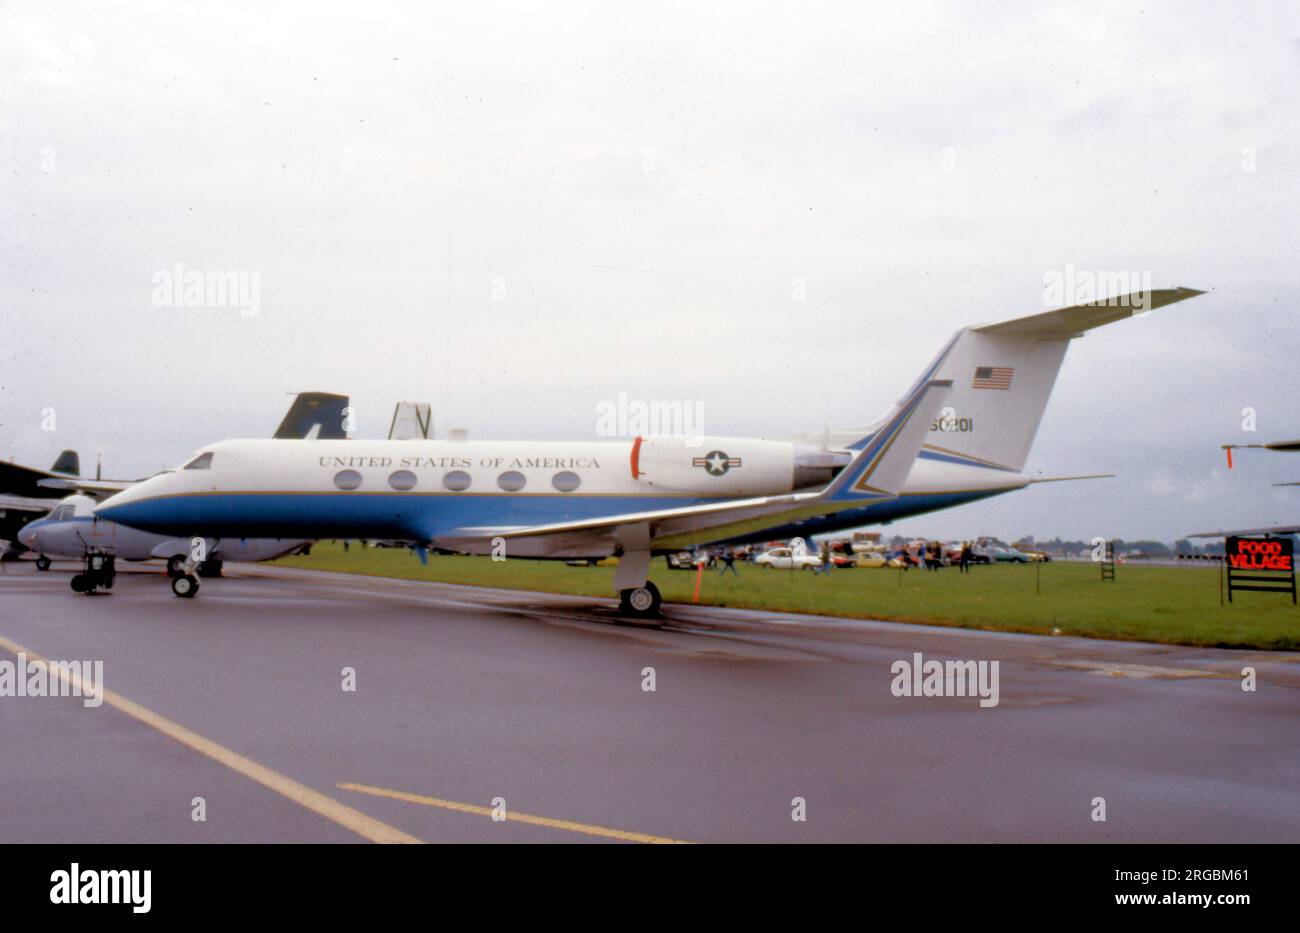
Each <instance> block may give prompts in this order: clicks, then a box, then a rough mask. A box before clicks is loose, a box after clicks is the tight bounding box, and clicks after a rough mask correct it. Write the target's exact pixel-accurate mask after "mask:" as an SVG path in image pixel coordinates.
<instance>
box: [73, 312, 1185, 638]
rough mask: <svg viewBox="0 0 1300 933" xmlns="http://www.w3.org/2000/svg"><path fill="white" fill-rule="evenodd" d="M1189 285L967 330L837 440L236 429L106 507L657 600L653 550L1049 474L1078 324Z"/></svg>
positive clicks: (147, 519)
mask: <svg viewBox="0 0 1300 933" xmlns="http://www.w3.org/2000/svg"><path fill="white" fill-rule="evenodd" d="M1199 294H1201V293H1200V292H1199V291H1196V290H1194V289H1186V288H1176V289H1166V290H1158V291H1148V292H1144V293H1135V294H1133V295H1126V296H1123V297H1120V298H1113V299H1106V300H1103V301H1098V302H1092V303H1089V304H1083V305H1077V306H1073V307H1069V308H1063V309H1060V310H1056V311H1048V312H1043V313H1040V314H1035V315H1031V316H1028V317H1022V318H1018V319H1016V320H1012V321H1006V322H1003V323H999V324H990V325H981V326H975V327H967V328H964V329H962V330H961V331H959V332H958V333H957V334H956V335H955V336H954V337H953V338H952V339H951V340H949V341H948V343H947V344H946V345H945V346H944V348H943V349H942V350H941V352H940V353H939V355H938V356H937V357H936V358H935V359H934V361H933V362H931V364H930V365H929V366H928V367H926V369H925V371H924V372H923V373H922V374H921V376H920V377H919V378H918V379H917V380H916V382H915V383H914V384H913V386H912V388H911V389H909V390H908V391H907V392H906V393H905V394H904V396H903V398H902V400H901V401H899V402H898V403H897V404H896V405H895V406H894V407H893V409H891V411H890V412H889V413H888V414H887V415H886V416H885V417H884V418H883V419H881V420H880V421H879V422H877V423H876V424H874V425H872V426H871V427H869V428H864V429H862V430H861V432H860V433H859V434H858V435H857V437H856V438H853V439H851V440H848V439H846V442H845V443H844V444H843V445H842V446H840V447H834V446H827V447H825V448H823V447H818V446H816V445H805V444H799V443H788V442H783V441H771V440H757V439H745V438H723V437H704V438H699V437H695V438H688V437H636V438H629V439H626V440H622V441H598V442H532V441H476V440H461V441H451V440H443V441H435V440H422V439H419V440H408V441H398V440H388V441H382V440H373V441H367V440H351V441H310V442H309V441H285V440H280V441H259V440H234V441H225V442H222V443H219V444H215V445H213V446H211V447H207V448H204V449H203V450H201V451H199V452H197V453H196V454H195V456H194V457H193V458H192V459H190V460H189V461H188V462H187V463H185V464H184V465H183V466H182V467H180V468H179V469H176V470H171V471H167V472H165V473H161V474H159V475H157V476H154V477H152V478H150V479H148V480H146V481H145V482H142V483H140V484H139V485H137V486H134V487H132V488H131V489H129V490H127V491H126V492H123V493H120V494H119V495H117V496H114V497H113V498H112V499H111V500H109V501H108V502H106V503H104V504H103V505H101V506H100V507H99V509H98V510H97V514H99V515H101V516H103V517H105V518H109V519H111V520H113V521H116V522H121V523H122V524H125V525H131V526H133V527H137V528H142V529H145V530H147V531H153V532H157V533H159V534H168V535H177V536H202V537H212V538H230V537H235V538H238V537H261V538H268V537H269V538H302V539H320V538H386V539H396V540H403V541H409V542H411V543H413V544H415V545H416V546H418V547H421V548H423V547H426V546H427V547H432V548H435V549H439V550H444V551H451V552H461V553H470V554H488V553H502V552H504V553H505V554H506V555H507V556H509V557H522V558H540V559H573V558H587V559H595V558H602V557H607V556H610V555H617V556H618V557H619V558H620V560H619V564H618V567H617V570H616V572H615V575H614V588H615V590H616V591H617V592H618V593H619V594H620V596H621V604H620V608H621V609H622V611H623V612H624V613H626V614H630V615H638V616H646V615H655V614H657V613H658V610H659V605H660V596H659V592H658V590H657V589H656V587H655V586H654V584H653V583H651V582H649V580H648V579H647V574H648V571H649V566H650V560H651V557H652V556H653V555H655V554H666V553H671V552H675V551H679V550H681V549H682V548H684V547H690V546H693V545H708V544H714V543H719V542H742V541H756V540H769V539H772V538H778V537H792V536H795V535H799V536H803V537H806V536H808V535H811V534H818V533H822V532H827V531H833V530H837V529H843V528H854V527H859V526H862V525H870V524H879V523H882V522H889V521H893V520H895V519H897V518H900V517H903V516H907V515H915V514H919V513H922V512H929V511H933V510H936V509H942V508H947V507H950V506H954V505H959V504H962V503H966V502H971V501H975V500H977V499H983V498H987V497H989V496H994V495H999V494H1001V493H1005V492H1010V491H1012V490H1016V489H1022V488H1024V487H1025V486H1027V485H1029V484H1030V483H1033V482H1044V481H1045V480H1036V479H1033V478H1031V477H1030V476H1027V475H1025V473H1023V472H1022V470H1023V468H1024V464H1025V460H1026V458H1027V457H1028V454H1029V449H1030V446H1031V444H1032V443H1033V439H1034V435H1035V434H1036V432H1037V430H1038V425H1039V422H1040V420H1041V418H1042V414H1043V410H1044V409H1045V407H1046V405H1047V399H1048V397H1049V396H1050V394H1051V390H1052V385H1053V383H1054V382H1055V379H1056V374H1057V372H1058V370H1059V369H1060V366H1061V362H1062V360H1063V359H1064V356H1065V351H1066V347H1067V346H1068V344H1069V342H1070V340H1071V339H1072V338H1073V337H1076V336H1079V335H1081V334H1082V333H1083V332H1084V331H1087V330H1089V329H1091V328H1094V327H1099V326H1101V325H1103V324H1107V323H1110V322H1112V321H1117V320H1120V319H1122V318H1127V317H1130V316H1132V315H1133V314H1135V313H1141V312H1144V311H1147V310H1150V309H1152V308H1158V307H1161V306H1163V305H1168V304H1171V303H1173V302H1176V301H1181V300H1183V299H1185V298H1190V297H1192V296H1194V295H1199ZM1062 478H1084V477H1062ZM180 581H184V582H180ZM197 586H198V581H197V580H195V579H193V577H192V575H191V574H188V573H187V574H183V575H182V576H180V577H178V578H177V579H176V580H175V581H173V590H174V591H175V592H176V593H177V595H182V596H192V595H193V594H194V593H195V592H196V591H197Z"/></svg>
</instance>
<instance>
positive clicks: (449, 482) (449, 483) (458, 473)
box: [442, 470, 473, 492]
mask: <svg viewBox="0 0 1300 933" xmlns="http://www.w3.org/2000/svg"><path fill="white" fill-rule="evenodd" d="M471 482H473V480H471V479H470V475H469V474H468V473H466V472H465V471H464V470H452V471H451V472H450V473H448V474H447V475H446V476H444V477H443V478H442V485H443V486H445V487H446V488H448V489H450V490H451V491H452V492H460V491H461V490H464V489H469V484H470V483H471Z"/></svg>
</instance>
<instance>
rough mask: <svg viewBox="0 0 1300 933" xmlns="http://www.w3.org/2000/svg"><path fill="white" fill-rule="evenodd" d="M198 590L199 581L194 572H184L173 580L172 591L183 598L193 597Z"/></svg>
mask: <svg viewBox="0 0 1300 933" xmlns="http://www.w3.org/2000/svg"><path fill="white" fill-rule="evenodd" d="M198 591H199V581H198V578H197V577H195V576H194V575H193V574H188V573H183V574H181V575H180V576H179V577H176V578H175V579H174V580H172V592H173V593H175V594H176V595H177V596H179V597H180V598H181V599H193V598H194V594H195V593H197V592H198Z"/></svg>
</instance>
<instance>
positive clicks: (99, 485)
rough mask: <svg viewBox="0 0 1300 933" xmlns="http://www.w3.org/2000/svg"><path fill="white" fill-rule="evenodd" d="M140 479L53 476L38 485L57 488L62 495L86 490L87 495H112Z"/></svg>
mask: <svg viewBox="0 0 1300 933" xmlns="http://www.w3.org/2000/svg"><path fill="white" fill-rule="evenodd" d="M138 482H140V481H139V480H138V479H77V478H76V477H63V476H51V477H49V478H48V479H43V480H41V481H40V483H39V484H38V485H40V486H41V488H43V489H57V490H59V491H60V494H61V495H66V494H68V493H73V492H84V493H86V494H87V495H91V496H94V495H101V496H111V495H113V493H116V492H121V491H122V490H123V489H127V488H128V487H131V486H134V485H135V484H136V483H138Z"/></svg>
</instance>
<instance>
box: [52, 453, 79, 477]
mask: <svg viewBox="0 0 1300 933" xmlns="http://www.w3.org/2000/svg"><path fill="white" fill-rule="evenodd" d="M50 472H51V473H62V474H63V475H64V476H80V475H81V458H80V457H79V456H77V452H76V451H75V450H65V451H64V452H63V453H61V454H59V458H58V459H57V460H55V461H54V466H52V467H50Z"/></svg>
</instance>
